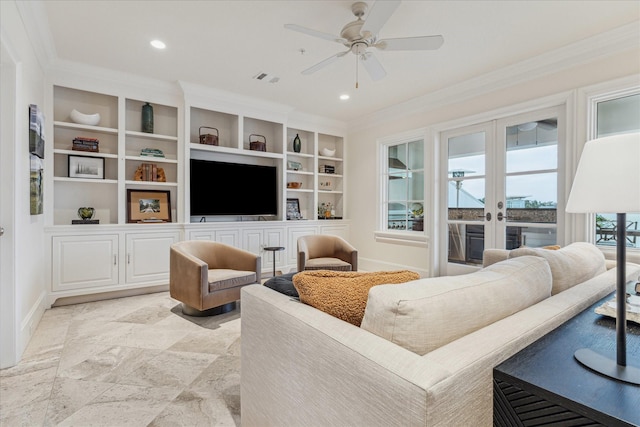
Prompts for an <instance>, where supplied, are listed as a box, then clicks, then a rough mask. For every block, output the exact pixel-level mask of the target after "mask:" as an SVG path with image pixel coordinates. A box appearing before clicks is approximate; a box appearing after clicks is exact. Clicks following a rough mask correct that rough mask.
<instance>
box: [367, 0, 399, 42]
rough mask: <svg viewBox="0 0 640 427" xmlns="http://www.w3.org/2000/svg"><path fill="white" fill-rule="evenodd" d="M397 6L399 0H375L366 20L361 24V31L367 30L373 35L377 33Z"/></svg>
mask: <svg viewBox="0 0 640 427" xmlns="http://www.w3.org/2000/svg"><path fill="white" fill-rule="evenodd" d="M398 6H400V0H394V1H386V0H385V1H380V0H379V1H376V2H375V3H374V4H373V6H371V10H370V11H369V13H368V14H367V16H366V20H365V21H364V25H363V26H362V32H363V33H364V32H365V31H369V32H370V33H371V34H373V35H374V36H375V35H377V34H378V32H379V31H380V29H381V28H382V27H383V26H384V24H385V23H386V22H387V21H388V20H389V18H390V17H391V15H393V12H395V11H396V9H397V8H398Z"/></svg>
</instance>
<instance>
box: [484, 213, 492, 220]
mask: <svg viewBox="0 0 640 427" xmlns="http://www.w3.org/2000/svg"><path fill="white" fill-rule="evenodd" d="M485 218H486V219H487V221H491V212H487V215H486V216H485Z"/></svg>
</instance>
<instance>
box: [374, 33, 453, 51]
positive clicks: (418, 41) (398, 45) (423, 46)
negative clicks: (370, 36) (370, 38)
mask: <svg viewBox="0 0 640 427" xmlns="http://www.w3.org/2000/svg"><path fill="white" fill-rule="evenodd" d="M442 43H444V38H443V37H442V36H422V37H400V38H397V39H382V40H380V41H379V42H378V43H376V44H374V45H373V46H374V47H377V48H378V49H381V50H436V49H439V48H440V46H442Z"/></svg>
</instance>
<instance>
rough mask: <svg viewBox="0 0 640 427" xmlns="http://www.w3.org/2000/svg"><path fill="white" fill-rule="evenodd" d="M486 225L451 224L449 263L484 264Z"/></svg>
mask: <svg viewBox="0 0 640 427" xmlns="http://www.w3.org/2000/svg"><path fill="white" fill-rule="evenodd" d="M483 251H484V225H481V224H449V255H448V259H449V262H454V263H458V264H482V252H483Z"/></svg>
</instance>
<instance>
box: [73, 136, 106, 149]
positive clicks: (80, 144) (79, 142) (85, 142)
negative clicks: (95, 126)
mask: <svg viewBox="0 0 640 427" xmlns="http://www.w3.org/2000/svg"><path fill="white" fill-rule="evenodd" d="M99 143H100V141H98V139H97V138H87V137H85V136H77V137H76V138H75V139H74V140H73V146H72V147H71V149H72V150H76V151H91V152H93V153H97V152H98V151H99V149H98V144H99Z"/></svg>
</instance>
